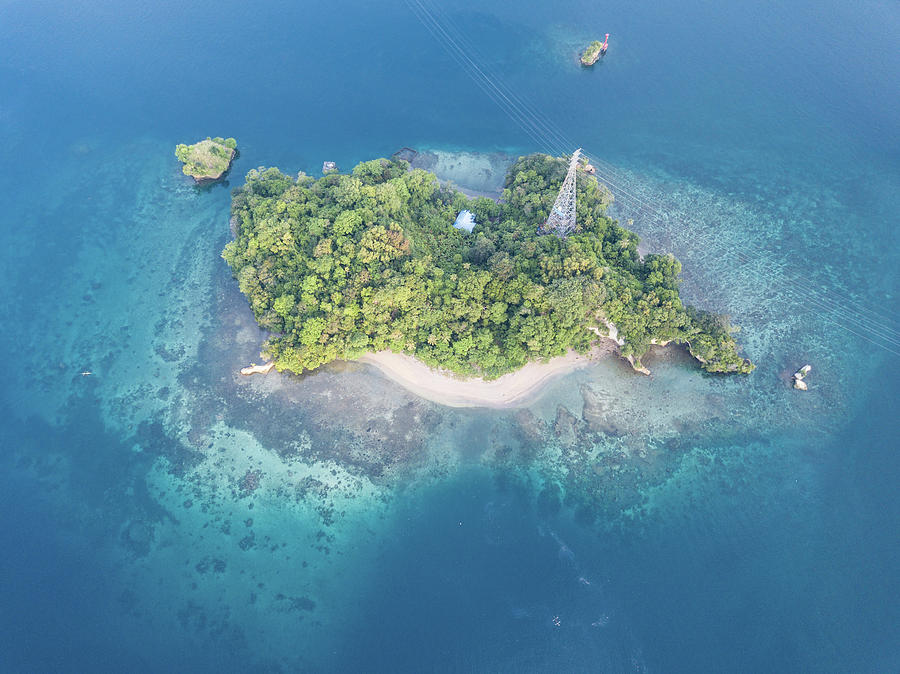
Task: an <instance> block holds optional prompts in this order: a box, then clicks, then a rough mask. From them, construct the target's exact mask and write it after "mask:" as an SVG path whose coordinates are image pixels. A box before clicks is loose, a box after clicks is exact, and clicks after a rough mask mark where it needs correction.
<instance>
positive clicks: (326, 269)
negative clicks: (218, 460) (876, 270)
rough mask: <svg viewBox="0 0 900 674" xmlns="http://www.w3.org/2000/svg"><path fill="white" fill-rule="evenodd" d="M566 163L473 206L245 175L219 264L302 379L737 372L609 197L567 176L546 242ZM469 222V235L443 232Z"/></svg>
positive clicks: (387, 174)
mask: <svg viewBox="0 0 900 674" xmlns="http://www.w3.org/2000/svg"><path fill="white" fill-rule="evenodd" d="M567 164H568V161H567V160H566V159H563V158H556V157H550V156H547V155H540V154H538V155H531V156H527V157H521V158H519V160H518V161H516V162H515V163H514V164H513V165H512V167H510V169H509V172H508V174H507V178H506V183H505V189H504V191H503V196H502V199H501V201H500V202H499V203H498V202H496V201H493V200H491V199H487V198H484V197H479V198H476V199H470V198H468V197H467V196H466V195H464V194H463V193H461V192H460V191H458V190H456V189H454V188H453V187H450V186H447V185H441V184H440V182H439V181H438V179H437V177H436V176H435V175H434V174H432V173H429V172H427V171H424V170H421V169H415V170H410V169H409V164H408V163H407V162H405V161H402V160H394V161H390V160H387V159H376V160H373V161H368V162H364V163H362V164H359V165H358V166H356V167H355V168H354V169H353V171H352V173H351V174H349V175H348V174H339V173H329V174H327V175H325V176H323V177H322V178H319V179H318V180H316V179H314V178H312V177H310V176H307V175H305V174H303V173H301V174H300V175H299V176H297V177H293V176H289V175H285V174H283V173H282V172H281V171H279V170H278V169H275V168H270V169H258V170H257V169H254V170H252V171H250V172H249V173H248V174H247V182H246V184H245V185H244V186H243V187H240V188H238V189H236V190H235V191H234V193H233V198H232V215H233V218H232V220H233V222H234V223H235V231H236V238H235V239H234V240H233V241H231V242H230V243H228V245H227V246H226V247H225V250H224V251H223V253H222V256H223V257H224V258H225V260H226V261H227V262H228V264H229V265H230V267H231V269H232V272H233V273H234V275H235V277H236V278H237V280H238V285H239V287H240V290H241V292H243V293H244V294H245V295H246V296H247V298H248V300H249V301H250V306H251V307H252V309H253V312H254V314H255V316H256V319H257V321H258V322H259V324H260V325H261V326H262V327H263V328H265V329H266V330H268V331H269V332H270V333H271V336H270V337H269V339H268V340H267V341H266V343H265V344H264V346H263V351H264V354H263V355H264V356H265V357H267V358H269V359H271V360H273V361H274V363H275V367H276V368H277V369H278V370H291V371H293V372H297V373H300V372H303V371H304V370H313V369H315V368H317V367H319V366H320V365H323V364H325V363H328V362H330V361H333V360H337V359H343V360H355V359H359V358H361V357H362V356H364V355H365V354H371V353H376V354H377V353H378V352H387V351H393V352H395V353H398V354H408V355H411V356H415V358H416V359H418V360H419V361H422V362H423V363H425V364H427V365H428V366H431V367H435V368H440V369H442V370H444V371H445V372H448V373H452V374H453V375H457V376H463V377H479V378H482V379H495V378H497V377H500V376H501V375H504V374H506V373H509V372H513V371H515V370H518V369H520V368H522V367H523V366H525V365H526V364H527V363H529V362H545V361H547V360H548V359H550V358H553V357H556V356H564V355H565V354H567V353H569V352H571V351H575V352H577V353H580V354H587V353H589V352H590V350H591V345H592V343H593V342H595V341H596V340H597V339H598V336H599V337H600V338H601V339H603V340H605V339H612V340H614V341H615V342H616V344H617V345H618V347H617V348H618V350H619V352H620V353H621V354H622V355H623V356H624V357H625V358H627V359H628V360H629V362H631V364H632V366H633V367H634V368H635V369H636V370H639V371H642V372H646V369H645V368H644V367H643V365H642V364H641V357H642V356H643V355H644V354H645V353H646V352H647V351H648V350H649V349H650V347H651V345H653V344H666V343H669V342H676V343H681V344H685V345H686V346H687V348H688V350H689V351H690V353H691V354H692V355H693V356H694V357H695V358H696V359H697V360H698V361H699V362H700V365H701V367H702V368H703V369H704V370H707V371H709V372H741V373H748V372H750V371H751V370H753V368H754V365H753V364H752V363H751V362H750V361H749V360H745V359H744V358H742V357H741V356H740V355H738V353H737V349H738V347H737V343H736V342H735V340H734V337H733V334H732V333H733V332H734V329H733V328H732V327H731V325H730V323H729V320H728V318H727V317H725V316H720V315H715V314H711V313H708V312H705V311H703V310H700V309H695V308H693V307H686V306H684V305H683V304H682V302H681V299H680V298H679V295H678V284H679V278H678V277H679V274H680V272H681V264H680V263H679V262H678V261H677V260H676V259H675V258H674V257H673V256H671V255H652V254H650V255H646V256H645V257H644V258H641V256H640V255H639V254H638V252H637V244H638V237H637V236H636V235H635V234H634V233H632V232H629V231H627V230H625V229H623V228H622V227H620V226H619V225H618V223H617V222H616V221H615V220H612V219H610V218H608V217H607V216H606V214H605V213H606V207H607V205H608V204H609V203H610V201H611V195H610V193H609V191H608V190H607V189H606V188H605V187H603V186H602V185H600V184H599V183H598V182H597V179H596V178H595V177H594V176H591V175H588V174H587V173H585V172H584V171H583V167H582V168H579V169H578V180H577V196H578V202H577V203H578V210H577V213H578V227H577V229H576V231H575V232H574V233H572V234H571V235H570V236H569V237H568V238H566V239H560V238H557V237H556V236H553V235H544V234H541V233H540V232H539V227H540V226H541V225H542V224H543V223H544V222H545V221H546V219H547V216H548V214H549V212H550V209H551V208H552V206H553V203H554V200H555V198H556V196H557V192H558V190H559V187H560V184H561V183H562V181H563V178H564V177H565V175H566V171H567ZM463 210H468V211H469V212H470V213H472V214H473V216H474V221H475V223H476V224H475V227H474V230H473V231H472V232H471V233H469V232H466V231H464V230H462V229H456V228H454V227H453V222H454V220H455V219H456V217H457V215H458V214H459V213H460V212H461V211H463Z"/></svg>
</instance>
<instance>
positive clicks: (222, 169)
mask: <svg viewBox="0 0 900 674" xmlns="http://www.w3.org/2000/svg"><path fill="white" fill-rule="evenodd" d="M236 149H237V141H236V140H235V139H234V138H218V137H217V138H207V139H206V140H201V141H200V142H199V143H194V144H193V145H185V144H183V143H182V144H180V145H176V146H175V156H176V157H177V158H178V161H180V162H182V163H183V164H184V166H182V167H181V170H182V172H184V174H185V175H186V176H190V177H192V178H193V179H194V180H195V181H197V182H198V183H208V182H213V181H215V180H219V179H220V178H221V177H222V176H223V175H225V173H226V172H227V171H228V169H229V168H231V162H232V161H233V160H234V155H235V151H236Z"/></svg>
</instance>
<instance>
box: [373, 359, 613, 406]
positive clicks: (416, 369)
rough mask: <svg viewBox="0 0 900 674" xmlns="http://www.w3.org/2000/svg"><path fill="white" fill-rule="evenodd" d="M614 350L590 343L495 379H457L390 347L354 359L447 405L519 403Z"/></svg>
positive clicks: (406, 387) (523, 402)
mask: <svg viewBox="0 0 900 674" xmlns="http://www.w3.org/2000/svg"><path fill="white" fill-rule="evenodd" d="M614 351H615V347H614V345H613V344H612V343H609V345H608V346H607V345H605V344H604V345H600V346H594V347H593V348H592V349H591V351H590V352H588V353H587V354H584V355H582V354H579V353H576V352H575V351H569V352H568V353H567V354H566V355H564V356H557V357H555V358H551V359H550V360H549V361H547V362H545V363H534V362H532V363H527V364H525V365H524V366H523V367H521V368H519V369H518V370H516V371H515V372H510V373H508V374H505V375H503V376H502V377H498V378H497V379H491V380H489V381H488V380H484V379H480V378H472V379H459V378H457V377H455V376H454V375H451V374H450V373H447V372H442V371H440V370H435V369H434V368H431V367H429V366H428V365H426V364H425V363H423V362H422V361H420V360H418V359H416V358H414V357H413V356H409V355H406V354H400V353H394V352H392V351H379V352H376V353H372V352H369V353H366V354H364V355H363V356H361V357H360V358H358V359H357V361H358V362H360V363H366V364H368V365H370V366H372V367H374V368H375V369H377V370H378V371H379V372H381V373H382V374H383V375H384V376H385V377H387V378H388V379H390V380H391V381H393V382H394V383H396V384H399V385H400V386H402V387H403V388H405V389H407V390H408V391H411V392H412V393H414V394H415V395H417V396H419V397H420V398H425V399H426V400H430V401H431V402H435V403H438V404H440V405H445V406H447V407H488V408H493V409H506V408H512V407H521V406H524V405H526V404H527V403H529V402H532V401H533V400H534V399H535V398H537V397H538V396H539V395H540V394H541V393H542V392H543V391H544V390H545V386H546V384H548V383H550V382H551V381H552V380H554V379H558V378H559V377H562V376H564V375H567V374H570V373H571V372H575V371H576V370H580V369H582V368H584V367H587V366H588V365H590V364H591V363H594V362H596V361H597V360H599V359H601V358H606V357H607V356H609V355H611V354H612V353H613V352H614Z"/></svg>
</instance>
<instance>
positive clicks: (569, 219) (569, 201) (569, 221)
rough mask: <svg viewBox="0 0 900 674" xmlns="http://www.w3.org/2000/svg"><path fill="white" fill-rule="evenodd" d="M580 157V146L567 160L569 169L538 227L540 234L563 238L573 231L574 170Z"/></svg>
mask: <svg viewBox="0 0 900 674" xmlns="http://www.w3.org/2000/svg"><path fill="white" fill-rule="evenodd" d="M580 157H581V148H578V149H577V150H575V152H574V153H573V154H572V159H571V160H570V161H569V170H568V172H567V173H566V179H565V180H564V181H563V184H562V187H560V188H559V194H558V195H557V196H556V201H555V202H553V208H552V209H551V211H550V216H549V217H548V218H547V222H545V223H544V224H543V226H542V227H541V228H540V230H539V231H540V233H541V234H549V233H550V232H553V233H554V234H556V236H558V237H559V238H560V239H565V238H566V237H567V236H569V234H571V233H572V232H574V231H575V171H576V169H577V168H578V159H579V158H580Z"/></svg>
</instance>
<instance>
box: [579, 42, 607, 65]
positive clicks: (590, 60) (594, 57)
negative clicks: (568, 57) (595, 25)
mask: <svg viewBox="0 0 900 674" xmlns="http://www.w3.org/2000/svg"><path fill="white" fill-rule="evenodd" d="M606 44H607V43H606V42H600V41H599V40H594V41H593V42H591V43H590V44H589V45H588V46H587V47H585V49H584V51H583V52H581V65H583V66H592V65H594V64H595V63H596V62H597V61H598V60H599V59H600V57H601V56H602V55H603V54H604V53H605V52H606Z"/></svg>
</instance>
